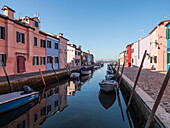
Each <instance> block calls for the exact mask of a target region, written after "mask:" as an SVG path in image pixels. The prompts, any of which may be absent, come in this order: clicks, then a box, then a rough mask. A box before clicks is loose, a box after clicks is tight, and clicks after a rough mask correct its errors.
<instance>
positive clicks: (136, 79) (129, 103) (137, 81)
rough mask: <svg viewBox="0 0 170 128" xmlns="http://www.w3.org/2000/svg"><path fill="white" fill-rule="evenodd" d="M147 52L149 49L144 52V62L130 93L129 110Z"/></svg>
mask: <svg viewBox="0 0 170 128" xmlns="http://www.w3.org/2000/svg"><path fill="white" fill-rule="evenodd" d="M146 53H147V50H145V52H144V55H143V58H142V62H141V64H140V68H139V70H138V74H137V77H136V80H135V83H134V86H133V90H132V92H131V95H130V98H129V101H128V105H127V110H128V108H129V106H130V103H131V100H132V96H133V94H134V93H135V88H136V85H137V82H138V79H139V76H140V73H141V70H142V67H143V63H144V60H145V57H146Z"/></svg>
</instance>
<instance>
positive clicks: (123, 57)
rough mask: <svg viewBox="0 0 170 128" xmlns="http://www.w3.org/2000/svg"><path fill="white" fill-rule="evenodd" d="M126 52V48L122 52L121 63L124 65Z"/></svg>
mask: <svg viewBox="0 0 170 128" xmlns="http://www.w3.org/2000/svg"><path fill="white" fill-rule="evenodd" d="M125 54H126V50H125V51H123V52H121V53H120V65H123V63H124V61H125V56H126V55H125Z"/></svg>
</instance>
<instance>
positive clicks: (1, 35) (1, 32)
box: [0, 26, 5, 40]
mask: <svg viewBox="0 0 170 128" xmlns="http://www.w3.org/2000/svg"><path fill="white" fill-rule="evenodd" d="M0 39H3V40H4V39H5V27H2V26H0Z"/></svg>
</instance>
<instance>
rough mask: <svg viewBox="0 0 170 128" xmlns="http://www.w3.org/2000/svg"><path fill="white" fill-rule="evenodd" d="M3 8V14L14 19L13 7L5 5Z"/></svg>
mask: <svg viewBox="0 0 170 128" xmlns="http://www.w3.org/2000/svg"><path fill="white" fill-rule="evenodd" d="M2 10H3V15H5V16H7V17H9V18H10V19H13V20H14V12H15V11H14V10H12V9H11V8H9V7H8V6H5V5H4V7H3V8H2Z"/></svg>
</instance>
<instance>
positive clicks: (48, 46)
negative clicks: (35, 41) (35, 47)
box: [47, 40, 51, 48]
mask: <svg viewBox="0 0 170 128" xmlns="http://www.w3.org/2000/svg"><path fill="white" fill-rule="evenodd" d="M47 48H51V41H50V40H48V41H47Z"/></svg>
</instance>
